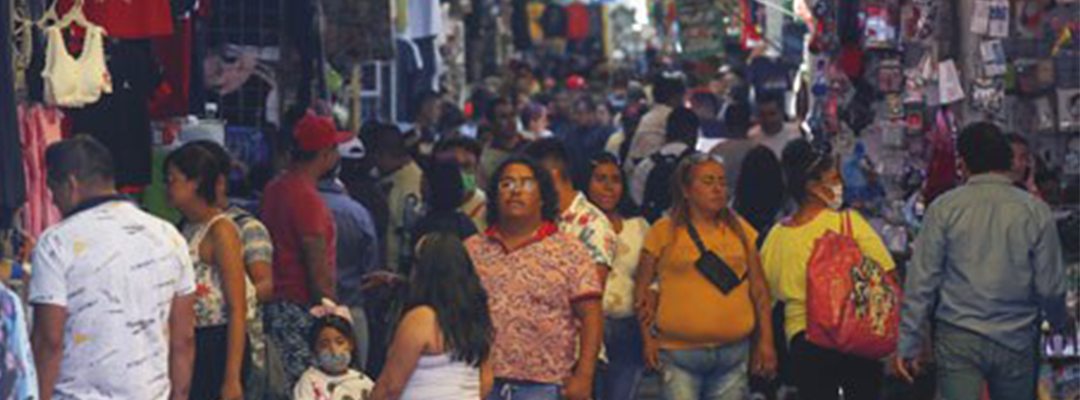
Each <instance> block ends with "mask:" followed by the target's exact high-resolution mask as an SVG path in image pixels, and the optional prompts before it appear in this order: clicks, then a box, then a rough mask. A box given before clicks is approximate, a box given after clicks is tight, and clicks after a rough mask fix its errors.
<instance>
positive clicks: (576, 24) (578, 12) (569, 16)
mask: <svg viewBox="0 0 1080 400" xmlns="http://www.w3.org/2000/svg"><path fill="white" fill-rule="evenodd" d="M588 36H589V7H588V6H586V5H585V4H584V3H580V2H573V3H570V4H569V5H567V6H566V38H567V39H569V40H582V39H585V38H586V37H588Z"/></svg>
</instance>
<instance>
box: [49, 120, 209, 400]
mask: <svg viewBox="0 0 1080 400" xmlns="http://www.w3.org/2000/svg"><path fill="white" fill-rule="evenodd" d="M45 163H46V166H47V169H48V179H47V180H48V182H47V183H48V186H49V189H51V190H52V193H53V200H54V202H55V203H56V205H57V206H58V208H59V209H60V211H61V212H62V213H63V214H64V220H63V221H62V222H60V223H59V224H58V225H56V226H54V227H52V228H50V229H49V230H47V231H46V232H45V233H44V234H43V235H42V236H41V238H40V239H39V240H38V244H37V247H36V248H35V249H34V257H33V265H34V273H33V277H32V278H31V281H30V303H31V304H33V306H34V330H33V335H32V343H33V350H34V360H35V362H36V364H37V367H38V372H39V375H40V378H39V382H40V386H41V399H42V400H51V399H64V400H68V399H70V400H99V399H101V400H105V399H130V400H143V399H146V400H181V399H187V398H188V389H189V386H190V383H191V374H192V366H193V363H194V358H195V348H194V340H195V339H194V336H195V332H194V321H195V316H194V314H195V311H194V302H195V282H194V272H193V269H192V265H191V260H190V258H189V256H188V249H187V244H186V242H185V241H184V238H183V237H182V236H180V233H179V232H177V231H176V228H174V227H173V226H172V225H170V224H169V223H168V222H166V221H164V220H161V219H158V218H155V217H153V216H151V215H150V214H147V213H145V212H143V211H142V210H140V209H139V208H138V207H137V206H136V205H135V204H133V203H131V202H128V201H126V200H125V199H124V198H123V197H121V196H119V195H118V194H117V193H116V191H115V189H114V181H113V164H112V157H111V156H110V154H109V151H108V149H106V148H105V147H104V146H103V145H101V144H100V143H98V142H97V141H95V140H94V139H91V138H89V137H86V136H81V137H77V138H74V139H69V140H64V141H61V142H59V143H56V144H53V145H52V146H49V149H48V150H47V151H46V152H45Z"/></svg>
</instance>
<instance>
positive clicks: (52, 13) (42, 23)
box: [36, 0, 100, 29]
mask: <svg viewBox="0 0 1080 400" xmlns="http://www.w3.org/2000/svg"><path fill="white" fill-rule="evenodd" d="M58 3H60V0H55V1H53V3H52V5H50V6H49V9H48V10H45V13H44V14H43V15H42V17H41V19H39V20H38V21H37V23H36V24H37V26H38V28H40V29H45V28H47V27H49V26H53V27H56V28H60V29H64V28H67V27H69V26H71V24H73V23H74V24H77V25H79V26H82V27H83V28H87V29H89V28H100V27H99V26H98V25H97V24H94V23H93V22H90V20H89V19H88V18H86V14H85V13H83V5H84V4H85V3H86V1H85V0H75V3H74V4H72V5H71V9H69V10H68V12H67V13H66V14H64V16H63V17H60V16H59V15H58V13H57V12H56V7H57V4H58Z"/></svg>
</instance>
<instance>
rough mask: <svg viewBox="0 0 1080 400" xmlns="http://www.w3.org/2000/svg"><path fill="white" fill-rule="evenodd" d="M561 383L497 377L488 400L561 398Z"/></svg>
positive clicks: (556, 399) (555, 399)
mask: <svg viewBox="0 0 1080 400" xmlns="http://www.w3.org/2000/svg"><path fill="white" fill-rule="evenodd" d="M559 389H560V388H559V385H554V384H550V383H532V382H520V381H508V380H504V379H498V378H496V379H495V387H493V388H491V394H489V395H488V397H487V399H486V400H560V399H561V398H562V394H560V393H559V392H560V390H559Z"/></svg>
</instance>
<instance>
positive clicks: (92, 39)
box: [41, 26, 113, 107]
mask: <svg viewBox="0 0 1080 400" xmlns="http://www.w3.org/2000/svg"><path fill="white" fill-rule="evenodd" d="M45 32H46V36H47V37H48V42H49V43H48V45H47V47H46V55H45V70H44V71H42V72H41V76H42V77H43V78H45V102H46V103H49V104H52V105H57V106H61V107H83V106H86V105H89V104H93V103H96V102H97V101H98V99H100V98H101V95H102V94H106V93H112V90H113V87H112V77H110V75H109V70H108V68H106V67H105V43H104V41H105V39H104V38H103V36H104V33H103V32H102V28H101V27H98V26H90V27H87V29H86V35H85V37H84V38H83V46H82V47H83V49H82V54H80V55H79V57H78V58H75V56H72V55H71V52H70V51H69V50H68V46H67V44H66V43H65V40H64V33H63V30H62V29H60V28H57V27H51V28H48V29H46V30H45Z"/></svg>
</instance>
